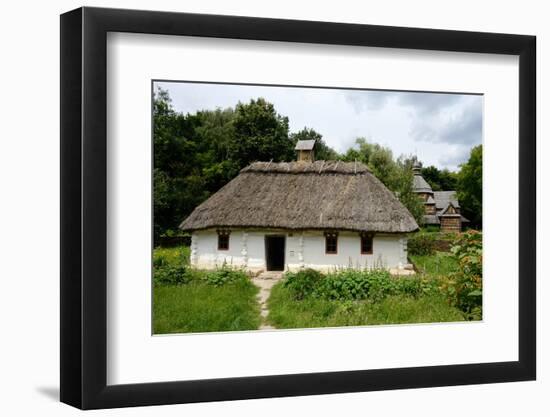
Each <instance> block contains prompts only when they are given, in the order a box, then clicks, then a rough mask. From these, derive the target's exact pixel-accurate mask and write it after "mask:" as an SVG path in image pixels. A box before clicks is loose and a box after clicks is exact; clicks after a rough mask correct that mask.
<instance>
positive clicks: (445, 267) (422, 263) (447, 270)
mask: <svg viewBox="0 0 550 417" xmlns="http://www.w3.org/2000/svg"><path fill="white" fill-rule="evenodd" d="M410 258H411V261H412V262H413V263H414V264H415V265H416V267H417V268H418V272H419V273H420V274H424V275H427V276H430V277H435V276H441V275H449V274H452V273H454V272H458V270H459V268H458V262H457V260H456V258H455V257H454V256H453V255H451V254H450V253H447V252H436V253H435V255H426V256H418V255H417V256H412V255H411V257H410Z"/></svg>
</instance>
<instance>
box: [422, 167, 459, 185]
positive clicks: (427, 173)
mask: <svg viewBox="0 0 550 417" xmlns="http://www.w3.org/2000/svg"><path fill="white" fill-rule="evenodd" d="M422 176H423V177H424V179H425V180H426V181H427V182H428V184H430V186H431V187H432V190H434V191H452V190H456V179H457V177H456V173H454V172H451V171H449V170H448V169H442V170H440V169H438V168H437V167H435V166H429V167H425V168H422Z"/></svg>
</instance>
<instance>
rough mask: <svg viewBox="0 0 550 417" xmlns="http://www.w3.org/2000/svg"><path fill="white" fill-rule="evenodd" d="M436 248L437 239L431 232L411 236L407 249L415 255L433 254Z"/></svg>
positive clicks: (410, 253)
mask: <svg viewBox="0 0 550 417" xmlns="http://www.w3.org/2000/svg"><path fill="white" fill-rule="evenodd" d="M435 249H436V240H435V238H434V234H431V233H417V234H416V235H414V236H412V237H410V238H409V240H408V243H407V251H408V253H409V255H413V256H418V255H419V256H426V255H433V254H434V253H435Z"/></svg>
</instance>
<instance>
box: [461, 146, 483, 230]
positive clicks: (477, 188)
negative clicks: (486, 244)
mask: <svg viewBox="0 0 550 417" xmlns="http://www.w3.org/2000/svg"><path fill="white" fill-rule="evenodd" d="M457 192H458V199H459V201H460V207H461V210H462V213H464V215H465V216H466V217H468V218H469V219H470V221H471V222H472V225H474V226H478V227H481V225H482V221H483V218H482V217H483V214H482V195H483V149H482V145H478V146H476V147H474V148H472V150H471V152H470V158H469V159H468V162H466V163H465V164H462V165H461V166H460V171H459V172H458V175H457Z"/></svg>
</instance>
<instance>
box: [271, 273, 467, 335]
mask: <svg viewBox="0 0 550 417" xmlns="http://www.w3.org/2000/svg"><path fill="white" fill-rule="evenodd" d="M268 304H269V317H268V321H269V322H270V323H271V324H272V325H273V326H275V327H276V328H279V329H293V328H312V327H338V326H364V325H374V324H399V323H434V322H449V321H463V320H464V316H463V314H462V313H461V312H460V311H459V310H457V309H456V308H454V307H451V306H449V305H448V304H447V302H446V301H445V300H444V299H443V298H442V297H436V296H431V297H428V296H425V297H420V298H418V299H415V298H412V297H407V296H390V297H387V298H386V299H384V300H382V301H380V302H376V303H372V302H368V301H345V302H342V301H332V300H325V299H317V298H305V299H303V300H299V301H297V300H295V299H294V298H293V297H292V294H291V293H290V291H289V290H288V289H287V288H284V287H283V285H282V283H278V284H277V285H275V286H274V287H273V289H272V290H271V297H270V299H269V301H268Z"/></svg>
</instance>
